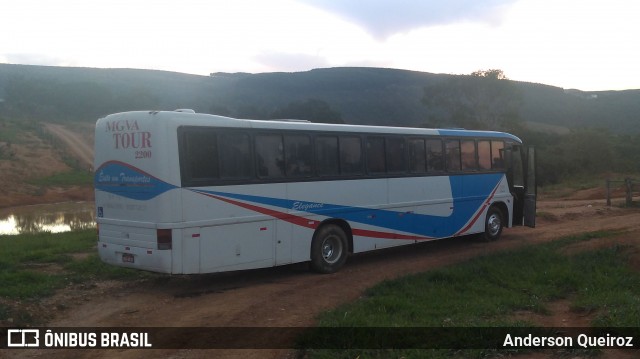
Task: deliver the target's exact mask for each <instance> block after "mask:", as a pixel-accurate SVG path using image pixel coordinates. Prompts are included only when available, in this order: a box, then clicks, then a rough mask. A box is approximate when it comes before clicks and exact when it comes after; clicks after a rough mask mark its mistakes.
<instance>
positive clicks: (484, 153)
mask: <svg viewBox="0 0 640 359" xmlns="http://www.w3.org/2000/svg"><path fill="white" fill-rule="evenodd" d="M478 165H479V167H480V170H482V171H489V170H491V142H490V141H478Z"/></svg>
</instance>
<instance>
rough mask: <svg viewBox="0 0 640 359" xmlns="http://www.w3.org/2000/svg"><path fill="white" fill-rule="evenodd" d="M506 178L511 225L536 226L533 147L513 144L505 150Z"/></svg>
mask: <svg viewBox="0 0 640 359" xmlns="http://www.w3.org/2000/svg"><path fill="white" fill-rule="evenodd" d="M505 157H506V158H505V159H506V163H507V166H508V168H507V180H508V181H509V189H510V191H511V194H512V195H513V225H514V226H522V225H525V226H528V227H532V228H533V227H535V226H536V199H537V190H536V156H535V148H534V147H529V148H527V150H526V151H525V149H524V148H523V147H522V146H520V145H513V146H511V147H510V148H507V149H506V151H505Z"/></svg>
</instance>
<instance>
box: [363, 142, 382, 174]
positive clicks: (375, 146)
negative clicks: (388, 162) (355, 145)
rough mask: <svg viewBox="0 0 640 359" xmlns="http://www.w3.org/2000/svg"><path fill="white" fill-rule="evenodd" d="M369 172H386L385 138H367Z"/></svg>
mask: <svg viewBox="0 0 640 359" xmlns="http://www.w3.org/2000/svg"><path fill="white" fill-rule="evenodd" d="M367 172H368V173H370V174H380V173H385V172H386V167H385V155H384V137H367Z"/></svg>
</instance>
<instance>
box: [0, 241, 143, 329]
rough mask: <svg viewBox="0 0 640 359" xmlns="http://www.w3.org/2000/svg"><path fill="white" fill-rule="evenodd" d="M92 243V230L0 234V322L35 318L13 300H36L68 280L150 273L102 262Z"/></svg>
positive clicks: (17, 322) (28, 321)
mask: <svg viewBox="0 0 640 359" xmlns="http://www.w3.org/2000/svg"><path fill="white" fill-rule="evenodd" d="M95 246H96V233H95V229H91V230H82V231H75V232H65V233H55V234H52V233H37V234H20V235H11V236H8V235H7V236H0V283H2V285H1V286H0V322H2V321H4V320H7V319H8V318H12V319H13V325H20V324H22V325H25V324H28V325H30V324H33V322H34V321H36V322H37V321H38V320H39V319H38V318H33V317H31V316H30V313H28V311H26V310H24V309H21V308H20V306H19V305H15V303H25V302H26V303H29V302H35V301H38V300H40V299H42V298H44V297H47V296H50V295H52V294H54V293H55V292H56V290H58V289H61V288H63V287H65V286H67V285H69V284H77V283H84V282H88V281H91V280H96V279H128V280H135V279H141V278H146V277H151V276H153V274H151V273H147V272H142V271H136V270H131V269H126V268H120V267H114V266H109V265H106V264H104V263H102V262H101V261H100V259H99V258H98V255H97V253H96V249H95ZM74 254H82V255H74ZM16 318H18V319H16ZM20 318H22V319H20Z"/></svg>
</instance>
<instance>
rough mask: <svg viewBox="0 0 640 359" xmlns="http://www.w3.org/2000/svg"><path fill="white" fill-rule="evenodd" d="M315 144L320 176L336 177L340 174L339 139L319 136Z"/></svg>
mask: <svg viewBox="0 0 640 359" xmlns="http://www.w3.org/2000/svg"><path fill="white" fill-rule="evenodd" d="M315 143H316V166H317V170H318V175H320V176H335V175H338V174H340V162H339V156H338V137H337V136H318V137H316V141H315Z"/></svg>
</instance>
